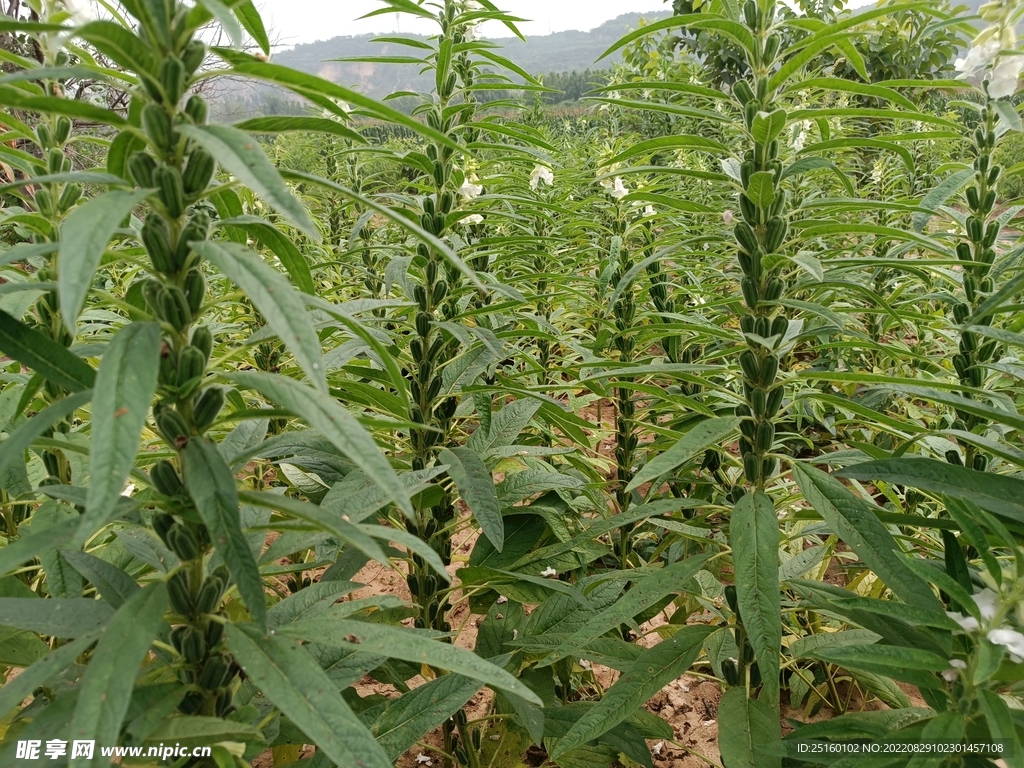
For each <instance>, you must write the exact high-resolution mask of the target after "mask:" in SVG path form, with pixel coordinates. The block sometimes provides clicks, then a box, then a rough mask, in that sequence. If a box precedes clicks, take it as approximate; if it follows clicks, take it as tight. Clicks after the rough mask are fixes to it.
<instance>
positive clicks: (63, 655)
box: [0, 630, 99, 715]
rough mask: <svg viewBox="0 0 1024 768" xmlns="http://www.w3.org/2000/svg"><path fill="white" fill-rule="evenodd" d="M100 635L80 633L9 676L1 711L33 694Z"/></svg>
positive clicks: (1, 695)
mask: <svg viewBox="0 0 1024 768" xmlns="http://www.w3.org/2000/svg"><path fill="white" fill-rule="evenodd" d="M98 636H99V631H98V630H95V631H93V632H90V633H87V634H84V635H79V636H78V637H77V638H75V639H74V640H72V641H71V642H70V643H68V644H67V645H62V646H60V648H57V649H55V650H53V651H50V652H49V653H47V655H46V656H44V657H43V658H41V659H40V660H39V661H37V662H36V663H35V664H33V665H32V666H30V667H28V668H27V669H24V670H22V672H21V674H19V675H16V676H14V677H9V678H8V679H7V682H5V683H4V684H3V687H0V712H2V713H4V714H5V715H6V714H7V713H8V712H10V711H11V710H12V709H14V708H15V707H17V706H20V705H21V703H22V702H23V701H24V700H25V699H27V698H28V697H29V696H31V695H32V691H34V690H35V689H36V688H38V687H39V686H41V685H42V684H43V683H45V682H46V681H47V680H49V679H50V678H51V677H53V676H54V675H56V674H57V673H58V672H60V671H61V670H63V669H65V668H67V667H68V666H70V665H71V663H72V662H73V661H74V660H75V659H77V658H78V657H79V656H81V655H82V654H83V653H84V652H85V651H86V650H87V649H88V648H89V646H90V645H92V644H93V643H94V642H95V641H96V638H97V637H98Z"/></svg>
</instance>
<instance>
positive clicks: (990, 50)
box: [956, 38, 1001, 80]
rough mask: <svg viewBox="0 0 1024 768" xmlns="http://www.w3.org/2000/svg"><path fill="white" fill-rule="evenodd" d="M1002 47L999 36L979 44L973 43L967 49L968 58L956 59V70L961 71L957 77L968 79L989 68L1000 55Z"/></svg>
mask: <svg viewBox="0 0 1024 768" xmlns="http://www.w3.org/2000/svg"><path fill="white" fill-rule="evenodd" d="M1000 47H1001V46H1000V45H999V39H998V38H990V39H988V40H986V41H985V42H983V43H981V44H979V45H972V46H971V48H970V50H969V51H967V57H966V58H963V59H957V60H956V71H957V72H959V73H960V74H959V75H958V76H957V78H958V79H959V80H966V79H967V78H970V77H974V75H976V74H977V73H978V72H981V71H982V70H983V69H988V68H989V67H990V66H991V65H992V62H993V61H995V60H996V56H998V55H999V49H1000Z"/></svg>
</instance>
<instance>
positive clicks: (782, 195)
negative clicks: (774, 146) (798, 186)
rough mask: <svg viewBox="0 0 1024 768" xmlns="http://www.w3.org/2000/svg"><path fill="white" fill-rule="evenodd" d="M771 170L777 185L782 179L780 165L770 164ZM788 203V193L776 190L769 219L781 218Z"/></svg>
mask: <svg viewBox="0 0 1024 768" xmlns="http://www.w3.org/2000/svg"><path fill="white" fill-rule="evenodd" d="M772 170H773V171H774V173H775V183H776V184H778V183H779V180H780V179H781V178H782V163H780V162H777V161H776V162H774V163H772ZM788 202H789V193H788V192H786V190H784V189H779V190H776V194H775V202H773V203H772V204H771V206H770V207H769V208H768V212H769V214H770V215H771V217H772V218H779V217H781V216H782V214H783V213H784V212H785V210H786V203H788ZM786 226H787V227H788V226H789V225H788V224H787V225H786ZM783 239H785V238H783Z"/></svg>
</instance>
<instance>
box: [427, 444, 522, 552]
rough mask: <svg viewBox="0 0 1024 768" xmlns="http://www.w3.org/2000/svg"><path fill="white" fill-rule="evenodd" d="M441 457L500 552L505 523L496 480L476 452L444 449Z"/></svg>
mask: <svg viewBox="0 0 1024 768" xmlns="http://www.w3.org/2000/svg"><path fill="white" fill-rule="evenodd" d="M438 458H440V460H441V461H443V462H444V463H445V464H447V465H448V474H449V475H451V478H452V480H453V481H455V485H456V486H457V487H458V489H459V494H460V495H461V496H462V500H463V501H464V502H466V506H468V507H469V511H470V512H472V513H473V516H474V517H475V518H476V521H477V522H478V523H479V524H480V527H481V528H482V529H483V532H484V535H485V536H486V537H487V538H488V539H489V540H490V542H491V544H493V545H494V548H495V549H496V550H498V551H499V552H501V549H502V547H503V546H504V545H505V523H504V520H503V519H502V516H501V505H500V504H499V503H498V493H497V491H495V489H494V478H493V477H492V476H491V471H490V470H489V469H487V465H486V464H484V462H483V460H482V459H481V458H480V457H479V456H478V455H477V453H476V451H474V450H472V449H470V448H467V447H465V446H463V447H456V448H451V449H449V448H445V449H443V450H442V451H441V453H440V454H438Z"/></svg>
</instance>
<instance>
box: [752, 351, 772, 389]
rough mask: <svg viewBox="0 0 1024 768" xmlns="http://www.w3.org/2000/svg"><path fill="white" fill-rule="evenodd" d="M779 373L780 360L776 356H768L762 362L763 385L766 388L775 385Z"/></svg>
mask: <svg viewBox="0 0 1024 768" xmlns="http://www.w3.org/2000/svg"><path fill="white" fill-rule="evenodd" d="M778 373H779V358H777V357H776V356H775V355H768V356H767V357H765V359H764V360H762V361H761V384H763V385H764V386H766V387H767V386H769V385H770V384H773V383H774V382H775V377H776V376H777V375H778ZM752 381H756V379H752Z"/></svg>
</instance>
